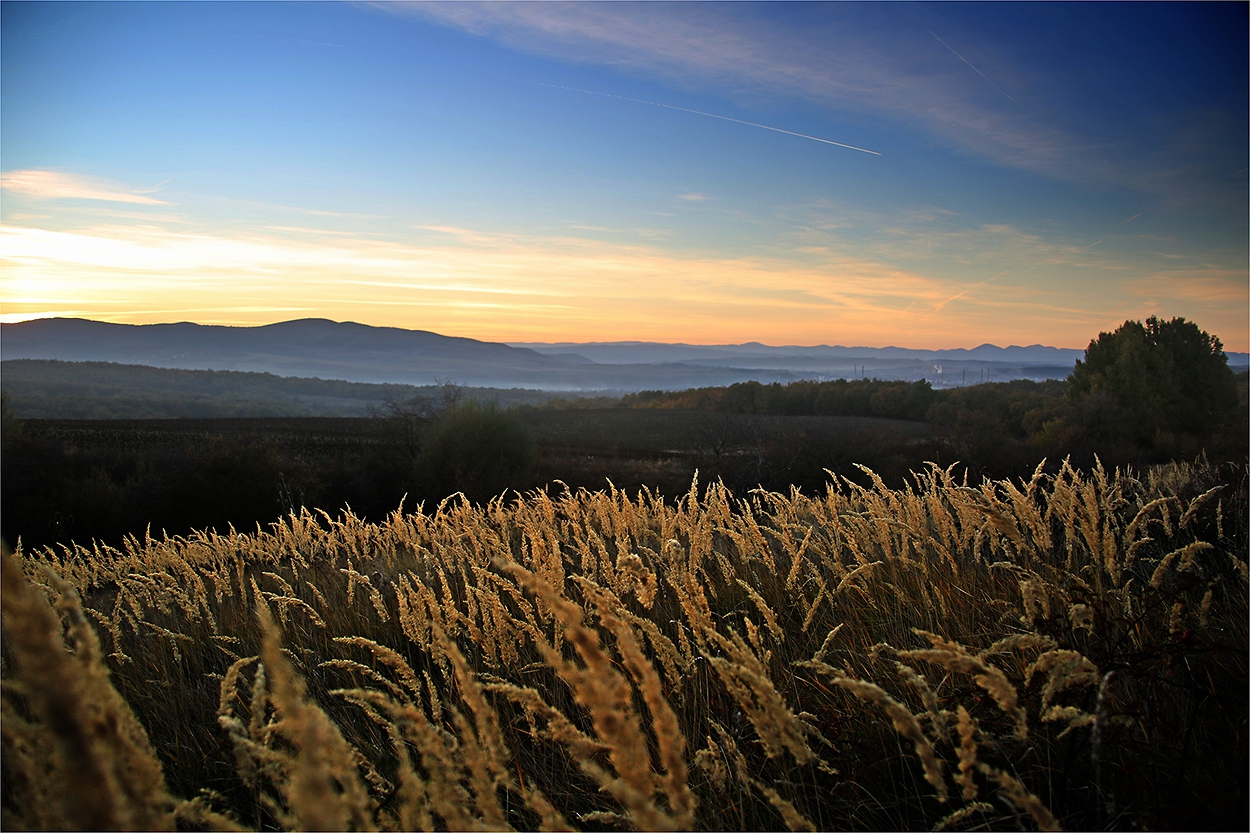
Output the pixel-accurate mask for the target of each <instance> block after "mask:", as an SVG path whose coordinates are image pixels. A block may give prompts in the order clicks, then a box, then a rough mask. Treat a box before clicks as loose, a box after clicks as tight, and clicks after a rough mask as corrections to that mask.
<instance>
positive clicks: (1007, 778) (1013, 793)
mask: <svg viewBox="0 0 1250 833" xmlns="http://www.w3.org/2000/svg"><path fill="white" fill-rule="evenodd" d="M978 769H979V770H980V771H981V772H982V773H983V774H984V775H986V776H987V777H989V778H993V779H994V780H995V781H997V782H998V785H999V787H1000V788H1001V789H1002V791H1003V794H1004V795H1005V796H1006V797H1007V798H1008V800H1010V801H1011V803H1012V804H1015V805H1016V806H1017V807H1019V808H1021V809H1023V810H1026V811H1028V814H1029V815H1030V816H1032V817H1033V821H1035V822H1037V826H1038V828H1040V829H1041V830H1047V831H1052V830H1053V831H1060V830H1063V828H1062V827H1060V826H1059V821H1058V820H1057V819H1056V818H1055V817H1054V815H1053V814H1051V812H1050V808H1048V807H1047V806H1046V805H1045V804H1043V803H1042V800H1041V799H1040V798H1038V797H1037V796H1036V795H1034V794H1033V793H1031V792H1029V791H1028V790H1027V789H1026V788H1025V786H1024V785H1023V784H1021V783H1020V782H1019V781H1018V780H1017V779H1016V778H1015V777H1014V776H1012V775H1010V774H1008V773H1006V772H1003V771H1002V770H1001V769H995V768H994V767H991V766H989V765H987V764H981V765H979V766H978Z"/></svg>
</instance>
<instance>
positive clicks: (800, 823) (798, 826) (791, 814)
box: [751, 778, 816, 831]
mask: <svg viewBox="0 0 1250 833" xmlns="http://www.w3.org/2000/svg"><path fill="white" fill-rule="evenodd" d="M751 786H753V787H755V788H756V789H757V790H759V791H760V792H761V793H763V794H764V797H765V798H767V799H768V803H769V804H771V805H773V806H774V807H776V808H777V812H779V813H781V817H782V818H783V819H785V822H786V826H787V827H789V828H790V829H791V830H810V831H815V830H816V825H814V824H812V823H811V821H810V820H809V819H808V818H807V816H805V815H803V814H802V813H800V812H799V811H798V810H797V809H796V808H795V806H794V805H793V804H791V803H790V802H789V801H787V800H786V799H784V798H782V797H781V794H780V793H778V792H777V791H776V790H775V789H773V788H772V787H770V786H768V785H767V784H761V783H760V782H759V781H757V780H755V779H754V778H752V779H751Z"/></svg>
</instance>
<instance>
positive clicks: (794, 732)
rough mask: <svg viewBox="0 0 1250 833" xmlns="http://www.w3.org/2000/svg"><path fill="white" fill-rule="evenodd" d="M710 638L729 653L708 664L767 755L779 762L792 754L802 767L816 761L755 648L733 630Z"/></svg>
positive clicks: (711, 660)
mask: <svg viewBox="0 0 1250 833" xmlns="http://www.w3.org/2000/svg"><path fill="white" fill-rule="evenodd" d="M706 637H707V638H708V639H710V640H712V641H713V642H715V643H716V645H717V646H718V647H719V648H720V650H721V651H723V652H724V653H725V656H708V657H707V660H708V662H709V663H711V665H712V667H713V668H714V669H715V670H716V673H717V676H719V677H720V680H721V682H722V683H724V685H725V688H726V689H728V691H729V693H730V694H732V695H733V697H734V699H735V700H736V701H737V703H738V706H739V707H740V708H741V709H742V711H743V713H744V714H746V716H747V718H748V719H749V720H750V721H751V725H752V726H754V727H755V732H756V734H757V735H759V739H760V743H761V744H762V745H763V746H764V753H765V754H766V755H767V756H768V757H770V758H776V757H778V756H779V755H781V754H782V753H784V752H785V751H787V750H788V751H789V752H790V754H791V755H793V756H794V760H795V761H796V762H797V763H799V764H806V763H809V762H811V761H812V760H814V759H815V757H816V754H815V753H814V752H812V750H811V749H810V748H808V746H807V741H806V740H805V739H804V737H803V735H804V732H803V725H802V724H801V723H800V722H799V721H798V719H797V718H796V717H795V716H794V713H793V712H792V711H790V707H789V706H787V705H786V702H785V700H784V699H783V698H782V696H781V694H780V693H779V692H778V691H777V688H776V686H775V685H773V681H772V679H771V678H770V677H769V675H768V670H767V669H766V668H765V667H764V665H763V663H762V662H760V659H759V657H758V656H756V655H755V653H754V652H753V651H752V650H751V647H750V646H749V645H747V643H746V642H745V641H743V639H742V637H741V636H739V635H738V634H737V633H735V632H733V631H732V630H731V631H730V632H729V636H728V637H725V636H722V635H721V634H720V633H717V632H716V631H709V632H707V634H706Z"/></svg>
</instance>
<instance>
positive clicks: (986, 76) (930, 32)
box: [929, 29, 1024, 107]
mask: <svg viewBox="0 0 1250 833" xmlns="http://www.w3.org/2000/svg"><path fill="white" fill-rule="evenodd" d="M929 34H930V35H933V37H935V38H937V42H938V43H940V44H942V46H945V47H946V48H947V49H950V50H951V54H952V55H954V56H955V57H956V58H958V59H959V60H961V61H963V62H964V63H965V64H967V65H968V66H970V67H972V71H973V72H975V73H976V74H977V75H979V76H981V77H982V78H984V79H985V82H986V83H987V84H989V85H990V86H991V87H993V88H994V89H996V90H998V91H999V92H1000V93H1002V94H1003V95H1007V93H1006V92H1004V91H1003V89H1002V87H1000V86H998V85H997V84H995V83H994V82H993V81H991V80H990V78H989V76H988V75H986V74H985V73H984V72H982V71H981V70H979V69H977V68H976V67H974V66H972V62H971V61H969V60H968V59H967V58H965V57H964V56H963V55H960V54H959V53H958V52H956V51H955V50H954V49H951V46H950V44H949V43H947V42H946V41H944V40H942V39H941V38H938V36H937V34H936V33H935V32H934V31H933V30H932V29H930V30H929ZM1007 98H1011V96H1009V95H1007ZM1011 103H1012V104H1015V105H1016V106H1017V107H1023V106H1024V105H1023V104H1021V103H1020V102H1018V101H1016V100H1015V99H1014V98H1011Z"/></svg>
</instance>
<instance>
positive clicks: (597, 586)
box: [3, 464, 1247, 830]
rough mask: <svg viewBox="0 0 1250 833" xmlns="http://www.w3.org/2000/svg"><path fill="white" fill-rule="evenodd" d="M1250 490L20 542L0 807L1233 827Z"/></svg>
mask: <svg viewBox="0 0 1250 833" xmlns="http://www.w3.org/2000/svg"><path fill="white" fill-rule="evenodd" d="M1039 472H1040V467H1039ZM1246 512H1247V500H1246V482H1245V480H1244V474H1236V475H1233V476H1231V478H1230V477H1229V476H1228V475H1227V472H1226V471H1225V472H1221V471H1216V470H1214V469H1212V468H1209V467H1195V466H1188V465H1176V464H1173V465H1168V466H1164V467H1160V468H1157V469H1153V470H1150V471H1147V472H1144V473H1140V474H1133V473H1124V472H1120V473H1104V472H1103V471H1101V470H1096V471H1093V472H1078V471H1074V470H1072V469H1071V468H1069V467H1067V466H1064V467H1063V468H1061V469H1060V470H1059V472H1058V474H1057V475H1055V476H1053V477H1052V476H1048V475H1042V474H1040V473H1039V474H1038V475H1037V476H1035V477H1034V478H1033V479H1032V480H1031V481H1029V482H1015V483H1011V482H1005V481H1003V482H997V483H986V484H985V485H982V486H979V487H976V488H973V487H969V486H966V485H963V484H962V483H960V482H956V481H954V480H953V479H952V478H951V477H950V476H948V475H947V474H945V473H943V472H942V471H941V470H938V469H931V470H929V471H928V472H927V473H925V474H923V475H920V476H918V477H917V478H916V483H915V485H914V486H913V487H911V488H908V489H904V490H892V489H889V488H887V487H886V486H885V484H883V483H881V482H880V481H877V483H876V485H875V486H874V487H872V488H863V487H858V486H851V485H846V484H844V485H843V486H842V487H841V488H837V489H832V490H830V491H828V492H827V493H825V494H822V495H820V496H815V497H808V496H806V495H804V494H801V493H798V492H792V493H790V494H778V493H770V492H763V491H756V492H752V493H748V494H742V495H736V496H735V495H731V494H730V493H728V492H727V491H726V490H725V489H724V488H723V487H721V486H712V487H710V488H706V489H704V488H695V487H692V488H691V489H690V492H689V494H687V495H686V496H685V497H683V498H681V499H680V500H677V501H675V502H674V501H665V500H663V499H661V498H660V497H657V496H654V495H651V494H648V493H642V494H638V495H636V496H633V497H631V496H630V495H629V494H627V493H625V492H621V491H606V492H604V491H599V492H585V491H581V492H576V493H573V492H567V493H565V494H564V495H563V496H558V497H549V496H547V495H545V494H542V493H531V494H530V495H528V496H526V497H525V498H524V499H523V500H520V501H518V502H514V503H511V504H505V503H502V502H499V501H496V502H494V503H491V504H490V505H489V506H486V507H479V508H474V507H473V506H470V505H468V504H465V503H462V502H459V501H451V502H447V503H445V504H443V505H441V506H439V507H437V508H431V509H429V510H428V511H427V512H426V513H423V514H406V515H405V514H399V513H396V514H394V515H393V516H392V517H391V518H390V519H389V520H387V521H385V522H383V523H377V524H370V523H364V522H361V521H359V520H358V519H356V518H354V517H353V516H351V515H350V514H349V515H345V516H341V517H339V518H335V519H331V518H329V517H327V516H314V515H311V514H309V513H307V512H303V513H300V514H294V515H291V516H289V517H287V518H286V519H285V520H283V521H282V522H281V523H279V524H276V525H274V526H273V527H272V528H271V529H270V531H267V532H258V533H253V534H229V535H216V534H201V535H194V536H191V537H188V538H175V539H170V540H159V541H157V540H148V541H139V540H133V539H132V540H131V541H129V543H128V544H127V546H126V547H125V548H124V549H122V550H113V549H103V548H97V549H94V550H86V549H83V548H81V547H76V548H60V549H58V550H57V551H55V552H54V551H50V550H44V551H39V552H20V553H18V554H17V556H16V557H15V558H8V557H6V559H5V567H4V569H5V573H4V581H3V594H4V595H3V614H4V625H5V627H4V631H3V638H4V668H3V672H4V680H5V682H4V689H3V705H4V721H3V736H4V745H3V755H4V761H3V825H4V827H5V828H6V829H19V828H71V827H82V828H87V829H114V828H124V827H146V828H161V829H172V828H174V827H175V825H176V826H177V827H179V828H180V829H192V828H197V827H200V828H203V827H207V828H215V829H237V828H239V827H243V828H259V829H274V828H291V829H293V828H300V829H374V828H380V829H418V828H420V829H441V828H447V829H461V830H463V829H478V828H490V829H496V828H508V827H515V828H519V829H533V828H542V829H562V828H588V829H623V828H624V829H674V828H698V829H712V830H715V829H777V828H781V827H785V826H788V827H791V828H793V829H811V828H820V829H836V828H854V829H929V828H944V829H957V830H958V829H965V830H971V829H1004V828H1013V829H1014V828H1016V827H1017V825H1023V826H1026V827H1027V826H1036V827H1040V828H1044V829H1058V828H1059V827H1061V826H1066V827H1069V828H1075V829H1104V828H1106V829H1110V828H1134V827H1145V828H1155V829H1158V828H1166V827H1185V828H1191V829H1192V828H1198V827H1216V828H1224V829H1244V828H1245V827H1246V823H1247V795H1246V784H1247V778H1246V775H1247V727H1246V715H1247V567H1246V562H1245V561H1244V560H1243V559H1244V558H1245V554H1246V547H1247V530H1246ZM21 575H24V576H25V581H23V580H22V579H21V577H20V576H21ZM48 601H51V602H52V603H53V604H54V606H55V611H54V608H53V607H50V606H49V604H48ZM63 640H64V642H63ZM66 643H67V644H68V646H69V648H70V650H69V651H68V652H67V651H66V650H65V649H64V647H63V645H64V644H66Z"/></svg>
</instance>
